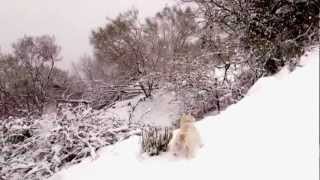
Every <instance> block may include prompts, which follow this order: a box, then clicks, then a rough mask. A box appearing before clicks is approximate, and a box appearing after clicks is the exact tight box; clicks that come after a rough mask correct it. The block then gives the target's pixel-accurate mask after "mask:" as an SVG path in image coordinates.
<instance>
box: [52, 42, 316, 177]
mask: <svg viewBox="0 0 320 180" xmlns="http://www.w3.org/2000/svg"><path fill="white" fill-rule="evenodd" d="M302 63H303V64H305V65H304V67H302V68H300V67H298V68H297V70H296V71H294V72H293V73H290V74H289V73H288V71H287V70H286V69H284V70H282V71H281V72H280V73H278V74H277V75H276V76H273V77H269V78H263V79H261V80H259V81H258V82H257V83H256V84H255V85H254V86H253V87H252V88H251V89H250V91H249V93H248V95H247V96H246V97H245V98H244V99H243V100H241V101H240V102H239V103H237V104H235V105H232V106H230V107H229V108H228V109H227V110H225V111H224V112H222V113H221V114H220V115H218V116H208V117H205V118H204V119H203V120H202V121H200V122H198V123H197V124H196V126H197V127H198V129H199V131H200V133H201V136H202V139H203V143H204V147H203V148H202V149H200V151H199V152H198V153H197V155H196V158H194V159H192V160H175V159H173V158H172V157H171V156H170V155H168V154H164V155H162V156H159V157H151V158H148V157H147V158H146V157H142V156H140V155H139V151H140V146H139V137H137V136H134V137H131V138H129V139H128V140H125V141H122V142H120V143H117V144H115V145H114V146H108V147H106V148H103V149H102V150H100V151H99V152H98V155H99V158H97V159H96V160H91V159H90V158H88V159H86V160H85V161H84V162H82V163H80V164H78V165H75V166H73V167H71V168H69V169H65V170H62V171H61V172H60V173H58V174H56V175H55V176H53V177H52V178H51V180H100V179H101V180H106V179H140V180H145V179H152V180H157V179H161V180H163V179H201V180H203V179H210V180H212V179H216V180H235V179H239V180H242V179H243V180H251V179H252V180H263V179H266V180H295V179H297V180H316V179H319V177H318V176H319V164H318V160H319V145H318V142H319V139H318V137H319V136H318V133H319V129H318V128H319V49H318V48H317V49H313V50H312V51H311V52H310V53H307V54H306V55H305V56H303V57H302ZM288 74H289V75H288Z"/></svg>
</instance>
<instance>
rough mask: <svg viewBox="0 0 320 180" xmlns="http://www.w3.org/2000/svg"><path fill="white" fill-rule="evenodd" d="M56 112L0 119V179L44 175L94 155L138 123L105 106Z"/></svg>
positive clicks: (68, 105)
mask: <svg viewBox="0 0 320 180" xmlns="http://www.w3.org/2000/svg"><path fill="white" fill-rule="evenodd" d="M59 109H60V110H59V111H60V112H58V114H57V115H56V114H47V115H44V116H42V117H40V118H12V117H11V118H7V119H2V120H1V121H0V179H10V180H20V179H26V180H29V179H32V180H37V179H45V178H46V177H48V176H51V175H52V174H54V173H55V172H57V171H59V170H60V169H61V168H62V167H65V166H69V165H71V164H75V163H78V162H80V161H81V160H82V159H84V158H86V157H91V158H93V159H94V158H96V157H97V154H96V151H97V150H98V149H99V148H101V147H104V146H106V145H110V144H114V143H115V142H118V141H121V140H123V139H126V138H128V137H129V136H131V135H132V134H136V133H139V132H138V131H135V129H136V128H137V127H135V126H131V128H129V127H128V126H127V121H124V120H123V119H122V118H121V117H118V116H117V115H115V114H112V113H110V112H108V111H107V110H105V109H104V110H101V111H95V110H92V109H91V108H90V107H88V106H87V105H78V106H72V105H71V104H67V105H62V107H59Z"/></svg>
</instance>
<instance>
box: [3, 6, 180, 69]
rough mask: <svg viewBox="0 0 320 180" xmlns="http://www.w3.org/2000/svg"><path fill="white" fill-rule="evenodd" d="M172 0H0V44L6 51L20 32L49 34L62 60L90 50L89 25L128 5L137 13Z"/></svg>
mask: <svg viewBox="0 0 320 180" xmlns="http://www.w3.org/2000/svg"><path fill="white" fill-rule="evenodd" d="M174 3H175V2H174V0H113V1H111V0H0V25H1V27H0V47H1V49H2V51H10V49H11V44H12V43H13V42H15V41H16V40H17V39H18V38H21V37H23V36H24V35H42V34H49V35H54V36H55V37H56V42H57V43H58V44H59V45H60V46H61V47H62V51H61V54H62V56H63V59H64V62H63V63H60V67H61V66H63V67H64V68H67V67H68V66H69V64H70V63H69V62H71V61H75V60H77V59H79V57H80V56H82V55H83V54H85V53H86V54H91V53H92V48H91V46H90V45H89V35H90V32H91V30H92V29H95V28H96V27H98V26H102V25H104V24H105V23H106V17H111V18H112V17H115V16H117V15H118V14H119V13H120V12H123V11H125V10H128V9H130V8H132V7H135V8H137V9H139V11H140V17H141V18H145V17H148V16H152V15H154V13H155V12H157V11H159V10H161V9H162V8H163V7H164V6H165V5H172V4H174Z"/></svg>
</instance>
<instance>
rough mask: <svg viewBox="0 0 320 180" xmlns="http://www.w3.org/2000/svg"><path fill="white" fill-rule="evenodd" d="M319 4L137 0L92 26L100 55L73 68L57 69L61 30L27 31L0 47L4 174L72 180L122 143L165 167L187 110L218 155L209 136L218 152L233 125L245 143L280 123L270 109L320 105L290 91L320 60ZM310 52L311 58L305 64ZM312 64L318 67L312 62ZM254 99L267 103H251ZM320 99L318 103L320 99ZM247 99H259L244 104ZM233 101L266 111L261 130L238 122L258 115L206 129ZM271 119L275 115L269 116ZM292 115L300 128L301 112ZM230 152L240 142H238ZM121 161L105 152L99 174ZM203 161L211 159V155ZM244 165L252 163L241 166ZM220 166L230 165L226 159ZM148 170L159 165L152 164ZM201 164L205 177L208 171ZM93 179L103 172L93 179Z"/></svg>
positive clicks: (1, 179) (4, 178)
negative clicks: (154, 5)
mask: <svg viewBox="0 0 320 180" xmlns="http://www.w3.org/2000/svg"><path fill="white" fill-rule="evenodd" d="M92 2H93V3H94V1H92ZM110 3H111V2H110ZM112 3H117V1H114V2H112ZM319 12H320V2H319V1H318V0H254V1H250V0H233V1H227V0H176V1H175V5H172V6H171V5H170V6H166V7H164V8H163V9H162V10H161V11H159V12H157V13H155V14H154V15H153V16H150V17H148V18H145V19H142V18H140V17H139V10H138V9H136V8H131V9H128V10H127V11H124V12H121V13H120V14H118V15H117V16H116V17H115V18H106V21H105V23H104V24H101V25H100V26H99V27H97V28H95V29H92V31H91V33H90V34H89V35H88V36H89V41H90V45H91V46H92V48H93V52H92V55H83V56H81V58H80V59H79V60H78V61H76V62H75V63H73V64H72V67H71V69H70V70H65V69H61V68H59V67H58V66H57V65H56V64H57V63H58V62H59V61H62V60H63V59H62V56H61V46H60V45H59V44H58V43H56V39H55V36H54V35H52V34H43V35H41V36H32V35H28V34H26V35H25V36H23V37H21V38H19V39H17V40H14V39H13V40H12V49H13V50H12V51H8V52H7V51H4V50H1V48H0V180H42V179H48V178H53V179H52V180H64V179H68V180H69V179H73V178H71V177H75V176H72V175H70V177H69V176H68V175H66V174H65V177H69V178H62V177H64V176H63V175H61V177H60V178H59V177H57V176H56V175H57V173H58V174H59V173H61V172H62V171H63V172H64V171H68V169H71V171H72V168H73V167H80V166H81V164H83V163H87V164H86V165H85V166H90V163H88V161H98V162H101V161H102V160H103V158H106V157H108V158H109V156H110V154H112V153H110V152H111V150H110V152H109V150H108V149H107V148H108V147H109V148H113V147H114V148H113V149H115V150H114V151H117V149H121V150H119V152H118V153H119V154H120V155H119V156H121V153H124V154H125V155H123V157H122V156H121V157H122V158H123V159H124V160H123V161H124V162H123V163H124V164H125V163H126V161H128V162H129V160H130V158H132V157H131V156H130V157H129V155H127V154H133V153H135V152H131V150H130V149H126V146H130V147H131V146H137V147H138V150H137V151H139V153H136V154H134V155H132V156H134V157H135V158H138V159H139V160H137V162H135V163H137V164H138V165H140V164H143V163H144V161H148V159H149V160H150V159H151V160H152V162H153V163H155V164H157V162H158V161H161V157H162V156H163V155H162V154H163V153H166V152H167V151H168V144H169V141H170V140H171V139H172V136H173V133H174V132H175V130H177V129H179V128H180V126H181V125H180V124H179V119H180V117H181V116H182V115H183V114H189V115H190V116H192V117H194V118H195V119H196V121H197V122H196V123H197V124H196V125H197V127H198V130H199V133H200V135H202V136H203V137H204V139H206V141H204V146H203V147H202V148H201V151H209V149H210V147H211V146H210V143H209V142H210V141H212V142H211V143H212V149H215V148H217V146H218V144H219V143H220V144H221V146H220V147H224V145H223V143H222V142H220V141H232V139H233V138H231V135H230V136H229V135H226V133H227V132H228V133H229V134H232V133H237V134H234V136H239V137H244V139H245V138H246V137H247V135H244V134H242V133H246V131H247V130H248V131H247V132H251V131H252V132H254V131H253V130H251V129H250V127H255V126H258V127H259V128H260V126H261V129H264V128H267V129H268V130H269V129H271V130H272V128H271V125H270V127H269V125H268V124H264V123H266V122H265V121H268V120H267V119H266V118H265V119H263V117H261V116H266V117H273V116H271V114H276V113H278V115H279V117H282V118H283V119H286V118H290V117H294V115H290V114H291V112H292V113H295V112H297V111H300V110H296V111H295V109H291V106H293V105H291V106H289V105H290V103H294V104H295V105H296V106H299V107H300V108H303V107H304V106H305V108H307V107H312V108H315V107H314V106H315V104H310V105H309V104H301V103H299V101H298V100H299V99H303V97H304V96H308V93H305V94H302V93H301V94H300V93H299V94H294V93H291V91H292V92H299V89H296V87H304V84H305V83H306V82H307V81H308V80H311V79H312V78H317V77H316V76H315V75H314V76H306V77H310V79H304V80H301V82H302V83H301V84H295V85H293V86H291V85H290V83H291V84H293V82H291V81H290V80H291V79H290V78H291V76H292V79H293V78H296V79H299V78H300V77H301V79H303V77H304V76H303V72H305V74H307V72H311V71H312V69H311V68H312V66H314V67H315V66H319V65H318V64H317V62H318V61H319V35H320V34H319V27H320V25H319V20H320V15H319ZM3 36H5V35H3ZM0 38H1V37H0ZM0 47H1V44H0ZM310 52H311V55H310V56H309V57H313V59H312V58H306V54H308V53H309V54H310ZM315 53H316V55H315V56H313V55H312V54H315ZM303 59H307V61H309V62H306V63H305V62H302V60H303ZM311 61H315V62H311ZM308 63H313V64H311V66H309V67H310V68H309V69H308V66H307V65H308ZM304 64H307V65H305V66H306V67H304ZM284 69H285V70H286V71H288V72H287V75H285V76H288V80H287V79H285V80H279V81H280V83H278V84H276V85H274V88H275V89H276V90H274V89H268V88H267V86H268V84H267V82H269V81H267V80H269V79H272V78H276V77H278V76H280V75H279V74H283V73H281V72H282V71H284ZM296 71H297V72H296ZM299 72H301V73H300V74H298V73H299ZM294 73H297V74H294ZM317 73H318V72H317ZM291 74H292V75H291ZM294 75H296V76H294ZM299 75H301V76H300V77H299ZM317 76H319V75H318V74H317ZM286 80H287V81H286ZM270 82H271V80H270ZM263 83H264V84H263ZM286 83H287V84H286ZM296 83H297V82H296ZM258 86H259V87H258ZM260 86H261V87H260ZM310 86H311V85H310ZM310 86H307V85H305V87H310ZM286 87H288V88H287V89H286V91H285V90H284V88H286ZM289 87H293V88H291V89H289ZM312 87H313V86H311V88H310V89H312ZM259 88H260V89H261V91H263V90H264V91H263V92H265V94H268V93H273V95H270V97H269V96H268V98H266V97H267V95H263V93H261V95H259V94H258V93H257V95H256V96H254V95H252V96H251V95H248V94H251V93H250V91H254V90H255V91H258V90H257V89H259ZM277 88H278V90H277ZM317 88H318V87H317ZM310 89H309V90H310ZM316 90H318V89H316ZM271 91H272V92H271ZM302 92H307V91H302ZM317 93H319V92H317ZM283 94H292V96H290V99H289V98H288V99H286V100H285V101H287V104H288V106H286V105H284V106H280V105H279V106H278V105H277V104H278V103H279V104H281V103H280V102H279V101H281V100H280V99H281V97H282V95H283ZM268 95H269V94H268ZM310 96H311V95H310ZM253 97H256V98H261V99H256V100H255V101H254V103H253V100H252V99H254V98H253ZM278 97H279V98H278ZM283 97H284V96H283ZM250 98H251V99H250ZM306 98H307V97H306ZM315 98H316V97H311V98H310V100H314V101H317V102H318V98H317V100H315ZM250 100H251V101H250ZM246 102H247V104H249V103H251V104H252V105H251V106H249V105H248V106H246ZM264 102H269V104H266V103H264ZM302 102H306V103H308V102H307V101H303V100H302ZM316 104H319V103H316ZM233 107H234V108H233ZM236 107H242V109H244V110H241V112H243V113H244V112H246V113H247V114H251V112H254V111H258V112H260V113H261V114H260V115H259V117H261V118H262V119H263V120H264V121H262V120H261V121H258V122H257V124H256V123H254V122H253V123H251V122H250V123H249V121H247V123H248V124H251V125H252V126H251V125H249V126H247V127H246V128H248V129H247V130H246V129H243V131H240V130H239V129H237V128H235V127H233V126H235V125H237V126H238V127H239V128H240V127H241V128H243V127H242V125H241V122H242V121H243V123H246V119H244V118H241V117H248V118H250V117H251V116H250V115H247V116H241V115H239V116H235V117H236V119H233V121H232V123H231V122H230V123H228V124H227V123H226V124H224V125H223V126H222V125H221V127H223V128H220V129H219V128H218V127H216V126H217V124H207V125H204V123H206V122H208V121H226V119H228V117H229V116H228V115H227V114H228V112H230V111H232V110H234V111H236V110H235V109H236ZM260 107H263V108H262V110H261V109H260ZM246 108H247V109H246ZM258 109H259V110H258ZM239 111H240V110H239ZM248 112H249V113H248ZM230 113H232V112H230ZM286 113H287V114H286ZM315 113H319V112H315ZM234 114H235V113H234ZM239 114H241V113H239ZM314 115H315V114H314ZM208 117H210V118H211V119H210V118H208ZM224 117H225V118H224ZM230 117H231V115H230ZM274 117H276V116H274ZM308 117H309V116H308ZM310 117H313V118H314V119H311V120H310V121H312V122H313V123H315V121H318V119H315V117H316V115H315V116H310ZM256 118H257V119H258V117H256ZM306 119H307V118H306ZM306 119H303V120H305V121H307V120H306ZM301 120H302V119H301ZM273 121H276V118H275V119H274V120H270V123H271V122H273ZM227 122H229V121H227ZM286 122H289V123H288V124H287V126H289V127H291V126H290V124H291V123H290V122H293V120H292V121H290V120H287V121H286ZM201 123H202V124H201ZM208 123H211V122H208ZM258 123H260V124H258ZM268 123H269V122H268ZM278 123H279V124H280V126H281V124H282V123H281V118H279V119H277V122H275V125H276V126H277V124H278ZM293 123H294V122H293ZM313 125H314V124H313ZM262 126H263V127H262ZM201 127H202V128H201ZM284 127H286V126H284ZM300 127H301V126H300ZM317 127H318V126H317ZM181 128H182V127H181ZM203 129H207V131H208V132H209V131H210V130H212V131H213V132H212V134H210V133H209V134H210V135H206V133H205V132H207V131H205V130H203ZM277 130H278V129H276V130H275V131H276V132H277ZM313 130H314V129H313ZM287 131H288V133H289V134H290V133H291V131H290V128H289V129H287V130H286V128H284V129H283V131H282V133H284V134H286V132H287ZM315 131H316V130H315ZM262 132H264V131H261V133H262ZM317 132H319V131H318V130H317ZM257 133H258V131H257ZM268 133H270V132H268ZM279 133H280V131H279ZM295 133H299V132H295ZM300 133H301V132H300ZM258 134H259V133H258ZM292 134H293V133H292ZM302 134H303V133H302ZM224 135H225V136H224ZM252 136H255V135H254V133H253V134H252V135H250V137H252ZM261 136H262V135H261ZM266 136H267V135H266ZM271 136H273V135H271ZM248 137H249V135H248ZM263 137H264V138H262V139H261V141H264V142H266V143H270V144H271V142H269V141H271V140H270V139H268V137H269V136H268V137H265V136H264V135H263ZM309 137H310V136H309ZM317 137H318V135H317ZM217 138H218V139H217ZM219 138H221V139H220V140H219ZM223 138H224V139H223ZM271 138H272V137H271ZM280 138H281V137H280ZM239 139H240V138H239ZM135 140H136V141H135ZM297 141H299V140H297ZM132 142H134V143H132ZM215 142H217V143H215ZM259 142H260V140H258V141H257V142H256V143H258V144H259ZM299 142H300V141H299ZM301 142H302V141H301ZM260 143H261V142H260ZM283 143H284V144H285V143H286V141H284V142H283ZM117 144H118V146H117ZM127 144H129V145H127ZM282 145H283V144H281V145H280V147H281V146H282ZM303 145H306V144H302V146H303ZM122 146H123V147H122ZM237 146H239V144H238V145H237ZM262 146H263V145H262ZM271 146H273V145H272V144H271ZM306 146H307V145H306ZM228 147H229V146H228ZM206 148H207V150H206ZM229 148H231V149H232V148H235V149H237V148H238V147H233V146H231V145H230V147H229ZM315 148H319V146H316V147H315ZM105 149H107V150H105ZM218 149H219V148H218ZM242 150H243V151H244V152H247V151H245V150H244V149H243V148H240V150H239V151H242ZM314 150H315V149H314ZM105 151H106V152H105ZM227 151H229V150H226V149H223V150H221V152H227ZM236 151H237V150H236ZM239 151H238V152H239ZM101 152H105V153H101ZM212 152H213V151H211V153H212ZM219 152H220V151H219ZM256 152H257V151H256ZM318 152H319V151H318ZM126 153H127V154H126ZM137 154H138V155H137ZM141 154H143V155H141ZM199 154H200V153H199ZM203 154H205V153H203ZM253 154H254V153H253ZM207 155H208V156H210V155H209V153H207ZM136 156H138V157H136ZM203 156H204V155H203ZM262 156H263V155H262ZM293 156H294V155H293ZM196 157H197V155H196ZM214 157H215V156H214ZM317 157H318V156H317ZM157 158H158V159H157ZM199 158H201V155H199ZM128 159H129V160H128ZM141 159H142V160H141ZM159 159H160V160H159ZM217 159H218V160H217ZM217 159H215V160H214V161H217V162H220V163H221V164H222V166H226V165H225V164H223V163H222V162H224V159H222V158H221V159H219V158H217ZM242 160H243V159H242ZM132 161H133V160H132ZM140 161H142V162H140ZM192 161H193V160H177V162H178V163H180V164H179V165H177V167H184V168H185V169H183V171H188V170H189V169H188V168H189V167H185V166H184V163H185V164H192ZM203 161H205V160H203ZM244 161H245V160H244ZM266 161H267V160H266ZM98 162H97V163H96V164H98ZM115 162H116V160H114V161H113V159H104V163H105V164H106V165H103V166H105V170H102V171H106V172H105V173H106V175H105V177H104V176H103V177H102V176H101V177H97V178H96V179H107V178H108V177H110V176H108V171H113V170H111V167H112V165H114V164H112V163H115ZM130 162H131V160H130ZM161 162H162V161H161ZM200 162H201V163H200ZM165 163H167V164H169V165H168V166H170V167H172V170H168V171H169V172H170V173H173V174H174V173H176V172H175V171H180V170H176V169H175V168H176V166H173V165H172V163H175V162H170V161H169V162H165ZM206 163H207V162H206ZM137 164H132V166H137ZM146 164H147V163H146ZM150 164H152V163H150ZM150 164H148V165H150ZM194 164H195V165H194V166H196V165H199V166H200V164H201V167H203V166H205V165H203V164H202V161H199V162H198V161H197V162H195V163H194ZM235 164H237V165H238V166H240V167H241V166H245V165H241V164H240V163H239V162H235ZM79 165H80V166H79ZM157 165H158V164H157ZM162 165H163V166H167V165H166V164H162ZM83 166H84V165H83ZM96 166H98V165H96ZM101 166H102V165H101ZM132 166H130V168H133V167H132ZM208 166H210V165H208ZM231 166H232V165H231ZM314 166H316V165H314ZM116 167H118V165H116ZM128 167H129V166H128ZM139 167H140V166H139ZM143 167H144V166H143ZM143 167H140V169H141V172H144V171H148V168H147V167H146V170H143ZM156 167H157V168H158V169H159V168H161V167H162V166H161V165H159V166H156ZM214 167H215V166H214ZM214 167H213V168H212V169H213V171H214ZM232 167H233V166H232ZM317 167H318V166H317ZM108 168H109V169H108ZM118 168H121V166H120V165H119V167H118ZM216 168H217V169H220V170H221V168H222V167H220V166H219V167H216ZM234 168H235V169H236V167H234ZM270 168H271V167H270ZM92 169H94V168H92ZM115 169H116V168H115ZM155 169H156V168H155ZM168 169H169V168H168ZM190 169H191V168H190ZM311 169H312V168H311ZM74 171H75V170H74ZM78 171H81V170H78ZM97 171H98V170H97ZM116 171H117V172H122V171H123V172H125V171H127V170H126V169H125V168H123V169H122V170H121V169H117V170H116ZM149 171H150V172H153V169H152V167H149ZM191 171H194V170H191ZM230 171H231V170H230ZM75 172H76V171H75ZM88 172H89V170H88ZM92 172H95V171H92ZM139 172H140V171H139ZM156 172H157V171H155V172H154V173H156ZM194 172H195V173H202V171H201V170H199V171H194ZM220 172H224V171H220ZM237 172H238V171H237ZM259 172H260V171H259ZM312 172H313V171H312ZM312 172H311V173H312ZM109 173H111V172H109ZM230 173H231V172H230ZM260 173H261V174H263V173H265V172H263V171H262V172H260ZM74 174H76V173H74ZM98 174H99V173H98ZM111 174H112V173H111ZM119 174H121V173H119ZM222 174H223V173H221V174H220V175H221V176H219V177H220V179H242V178H240V177H245V176H242V175H243V174H241V173H240V174H238V175H239V176H234V177H233V178H231V176H227V177H224V178H223V177H222ZM231 174H232V173H231ZM271 174H272V173H271ZM189 175H190V174H189ZM314 175H315V174H314ZM144 176H145V175H141V178H140V176H139V175H137V177H134V179H135V178H140V179H144ZM150 176H152V175H150ZM185 176H186V177H184V175H183V176H180V175H177V177H175V178H178V179H180V177H181V179H189V178H190V179H192V177H194V178H193V179H205V178H199V176H196V175H195V174H191V175H190V176H189V177H187V175H185ZM261 176H262V175H261ZM161 177H162V176H161ZM164 177H165V176H164ZM182 177H183V178H182ZM197 177H198V178H197ZM213 177H216V176H213ZM270 177H271V176H270ZM312 177H313V176H312ZM54 178H55V179H54ZM132 178H133V177H132ZM149 178H150V177H149ZM208 178H209V179H213V178H210V176H209V177H208ZM297 178H298V176H297ZM74 179H76V180H79V179H78V178H74ZM80 179H81V178H80ZM84 179H92V180H95V175H94V173H93V174H91V176H90V178H89V176H88V177H87V178H84ZM112 179H122V178H120V177H119V178H117V177H112ZM146 179H147V177H146ZM159 179H160V178H159ZM169 179H171V178H170V177H169ZM216 179H217V178H216ZM218 179H219V178H218ZM247 179H250V178H247ZM252 179H254V178H252ZM255 179H256V178H255ZM258 179H259V178H258ZM260 179H264V177H263V176H262V177H260ZM266 179H268V178H266ZM269 179H272V178H269ZM273 179H274V178H273ZM279 179H282V180H283V179H286V178H284V176H283V178H280V177H279ZM298 179H308V178H298ZM309 179H310V178H309ZM311 179H312V178H311ZM313 179H316V178H313Z"/></svg>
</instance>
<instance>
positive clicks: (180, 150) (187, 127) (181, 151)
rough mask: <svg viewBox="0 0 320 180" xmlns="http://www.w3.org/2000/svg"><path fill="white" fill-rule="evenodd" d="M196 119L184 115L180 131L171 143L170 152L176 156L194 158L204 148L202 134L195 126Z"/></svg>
mask: <svg viewBox="0 0 320 180" xmlns="http://www.w3.org/2000/svg"><path fill="white" fill-rule="evenodd" d="M194 122H195V119H194V117H193V116H191V115H185V114H184V115H182V117H181V119H180V129H179V130H177V132H176V133H175V134H174V136H173V138H172V139H171V141H170V143H169V151H170V152H172V153H173V154H174V155H175V156H183V157H186V158H193V157H194V156H195V152H196V150H197V149H199V148H200V147H202V142H201V138H200V134H199V132H198V130H197V129H196V127H195V126H194V124H193V123H194Z"/></svg>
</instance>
